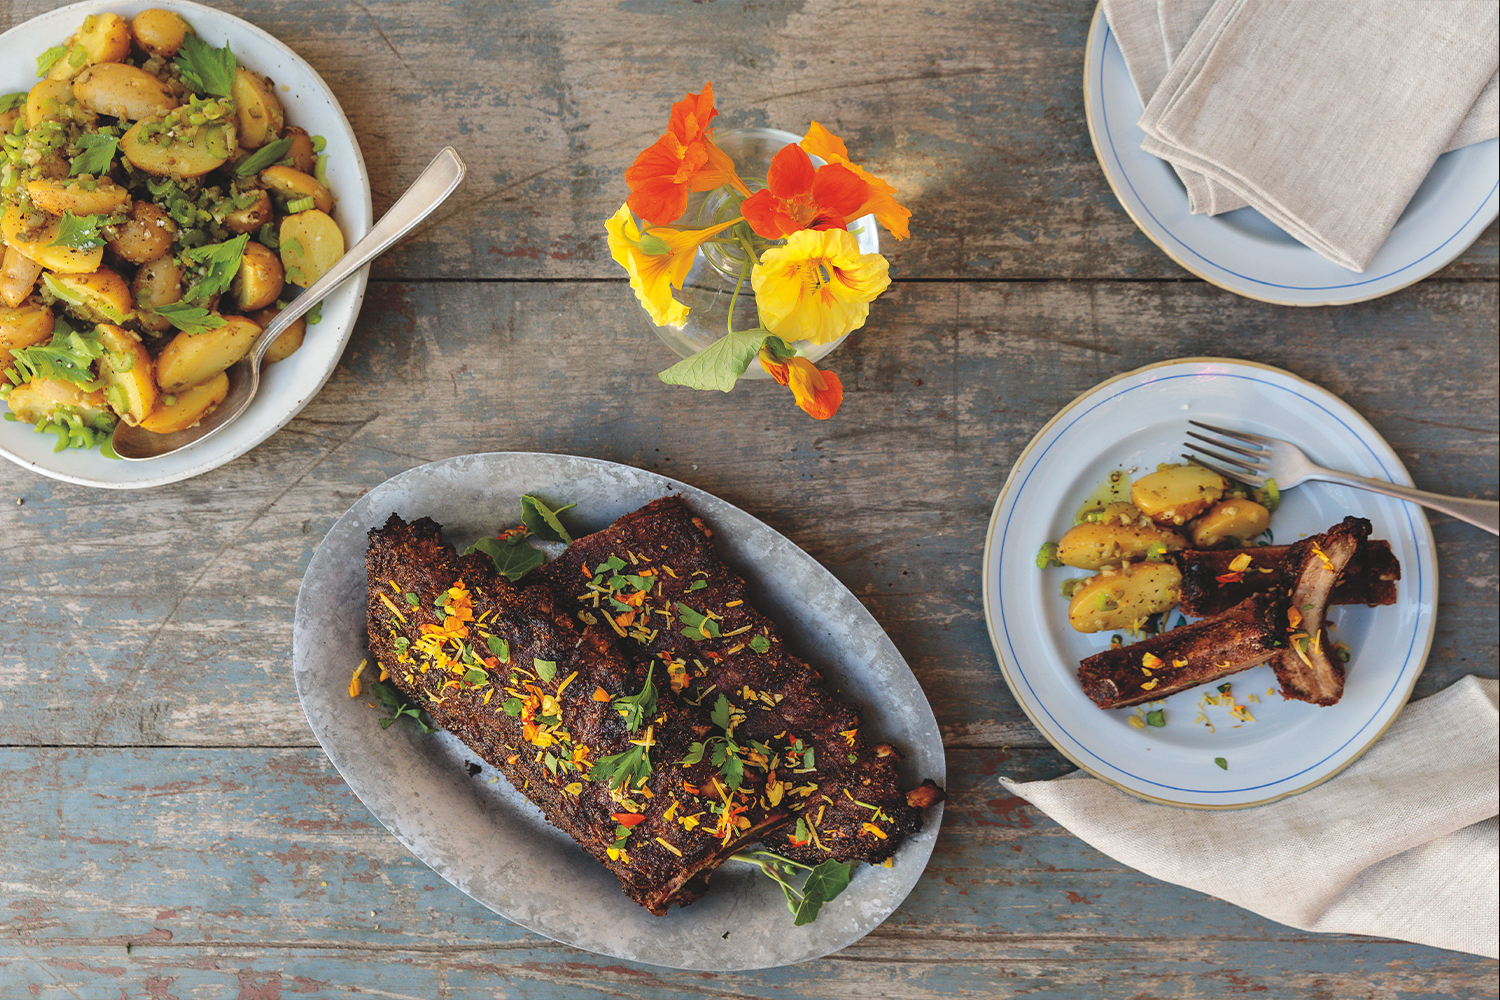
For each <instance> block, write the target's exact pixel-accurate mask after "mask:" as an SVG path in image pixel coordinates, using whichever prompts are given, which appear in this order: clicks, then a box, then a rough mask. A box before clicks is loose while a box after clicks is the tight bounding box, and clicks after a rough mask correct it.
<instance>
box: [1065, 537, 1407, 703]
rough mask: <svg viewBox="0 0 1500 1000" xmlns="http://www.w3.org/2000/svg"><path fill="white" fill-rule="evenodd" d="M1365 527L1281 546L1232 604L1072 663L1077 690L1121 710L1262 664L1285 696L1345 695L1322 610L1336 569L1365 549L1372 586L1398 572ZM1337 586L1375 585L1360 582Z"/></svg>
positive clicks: (1355, 590)
mask: <svg viewBox="0 0 1500 1000" xmlns="http://www.w3.org/2000/svg"><path fill="white" fill-rule="evenodd" d="M1369 534H1370V522H1369V521H1367V520H1365V519H1363V518H1355V517H1346V518H1344V520H1343V521H1342V522H1341V523H1340V524H1337V525H1334V526H1333V527H1332V528H1330V529H1329V530H1328V531H1326V532H1324V533H1322V534H1319V535H1313V536H1311V537H1309V538H1304V539H1302V540H1301V541H1300V542H1298V543H1296V544H1295V545H1291V546H1287V547H1286V548H1284V549H1283V550H1282V551H1281V562H1280V563H1279V564H1278V565H1277V566H1276V567H1275V568H1274V570H1273V572H1272V573H1269V574H1264V576H1265V578H1266V579H1267V580H1269V581H1270V584H1271V585H1270V586H1264V585H1261V586H1258V588H1257V591H1256V592H1252V593H1250V594H1249V596H1247V597H1245V598H1244V599H1242V600H1241V601H1239V602H1238V603H1237V604H1235V605H1233V606H1232V607H1229V608H1227V609H1225V610H1222V611H1219V612H1218V613H1216V614H1214V615H1212V616H1210V617H1206V618H1202V619H1200V620H1198V621H1195V622H1190V623H1188V624H1186V625H1182V626H1179V627H1178V628H1175V629H1172V630H1171V631H1169V632H1164V633H1162V634H1160V635H1156V636H1153V637H1151V638H1149V639H1144V640H1142V641H1140V642H1137V643H1133V644H1131V645H1128V646H1121V647H1118V648H1115V649H1108V650H1105V651H1104V652H1102V653H1096V654H1095V655H1093V656H1090V657H1087V658H1085V659H1084V660H1083V661H1081V662H1080V663H1079V666H1078V680H1079V683H1080V685H1081V686H1082V687H1083V691H1084V694H1086V695H1087V696H1088V697H1089V699H1090V700H1092V701H1093V702H1094V703H1095V704H1096V705H1098V706H1099V707H1100V708H1127V707H1129V706H1131V705H1140V704H1143V703H1145V702H1148V701H1156V700H1158V699H1161V698H1165V697H1167V696H1168V695H1171V694H1175V693H1177V692H1178V691H1182V690H1185V689H1187V688H1190V687H1194V686H1197V685H1199V684H1206V683H1209V682H1211V681H1216V680H1219V679H1221V678H1223V677H1227V676H1229V675H1230V674H1234V673H1238V672H1240V671H1242V670H1247V669H1249V668H1250V667H1253V666H1256V665H1258V664H1261V663H1270V664H1271V667H1272V670H1273V671H1275V673H1276V679H1277V681H1278V682H1279V683H1280V685H1281V694H1282V696H1283V697H1284V698H1287V699H1289V700H1297V701H1307V702H1311V703H1313V704H1315V705H1332V704H1334V703H1336V702H1337V701H1338V700H1339V698H1340V697H1341V696H1342V694H1343V686H1344V668H1343V664H1342V663H1341V662H1339V660H1338V659H1337V657H1335V656H1334V655H1332V654H1333V650H1332V649H1331V642H1330V641H1329V639H1328V635H1327V631H1326V627H1325V621H1324V616H1325V613H1326V610H1327V607H1328V604H1329V603H1330V600H1331V598H1332V596H1333V595H1334V594H1335V593H1337V592H1338V590H1339V587H1340V580H1341V574H1342V573H1344V572H1345V571H1346V569H1347V567H1348V566H1349V565H1350V563H1351V560H1353V559H1354V558H1355V556H1356V553H1359V552H1361V551H1364V552H1365V553H1367V556H1366V567H1367V568H1369V567H1374V568H1373V569H1370V572H1371V573H1372V574H1373V575H1374V576H1376V577H1380V578H1382V579H1377V580H1376V581H1375V582H1376V583H1379V584H1385V583H1389V584H1390V585H1391V587H1392V590H1393V588H1394V582H1393V581H1394V580H1396V579H1399V578H1400V572H1401V568H1400V564H1399V563H1398V562H1397V561H1396V559H1395V557H1394V556H1391V555H1389V552H1390V547H1389V545H1384V547H1383V552H1384V554H1382V546H1381V545H1380V544H1376V543H1370V542H1369V541H1368V539H1369ZM1205 555H1206V553H1205ZM1226 566H1227V564H1226ZM1230 582H1237V581H1230ZM1345 592H1346V593H1350V594H1370V593H1378V592H1383V591H1382V589H1381V588H1379V587H1376V588H1371V587H1366V586H1364V585H1359V586H1357V587H1349V588H1346V589H1345ZM1391 597H1392V600H1394V592H1392V594H1391ZM1351 603H1353V602H1351ZM1359 603H1364V602H1359Z"/></svg>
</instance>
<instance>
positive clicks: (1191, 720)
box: [984, 358, 1437, 809]
mask: <svg viewBox="0 0 1500 1000" xmlns="http://www.w3.org/2000/svg"><path fill="white" fill-rule="evenodd" d="M1190 419H1192V420H1201V421H1203V422H1205V423H1211V424H1217V425H1219V426H1222V427H1231V428H1236V429H1240V430H1246V431H1251V432H1253V433H1258V434H1265V435H1269V436H1272V437H1279V438H1283V439H1285V440H1289V441H1292V442H1294V443H1296V444H1298V445H1300V446H1301V447H1302V448H1303V449H1304V450H1305V451H1307V453H1308V454H1309V456H1311V457H1312V459H1313V461H1315V462H1318V463H1320V464H1323V465H1327V466H1331V467H1333V468H1339V469H1347V470H1349V471H1351V472H1355V473H1357V474H1359V475H1363V476H1368V477H1370V478H1372V479H1383V480H1385V481H1387V482H1394V483H1401V484H1403V485H1406V486H1410V485H1411V477H1410V476H1409V475H1407V472H1406V469H1405V468H1404V467H1403V466H1402V464H1401V460H1400V459H1399V458H1397V457H1396V454H1395V452H1394V451H1392V450H1391V447H1390V445H1389V444H1387V443H1386V441H1385V440H1384V439H1383V438H1382V437H1381V436H1380V434H1379V433H1378V432H1377V431H1376V430H1375V429H1374V428H1373V427H1371V426H1370V424H1369V423H1367V422H1366V421H1365V420H1364V418H1362V417H1361V416H1360V415H1359V414H1358V413H1357V412H1355V411H1354V410H1353V409H1352V408H1351V407H1350V406H1349V405H1348V404H1346V403H1344V402H1343V401H1342V400H1340V399H1339V398H1338V397H1337V396H1334V395H1333V394H1332V393H1330V392H1328V391H1327V390H1325V389H1322V388H1320V387H1319V386H1316V385H1314V384H1312V383H1311V382H1307V381H1305V380H1303V379H1300V378H1298V377H1297V376H1295V375H1292V374H1290V373H1289V372H1285V371H1282V370H1280V369H1277V368H1271V367H1268V366H1265V365H1258V364H1253V363H1250V362H1245V361H1234V360H1229V359H1223V358H1186V359H1181V360H1176V361H1167V362H1163V363H1161V364H1156V365H1151V366H1149V367H1146V368H1140V369H1137V370H1135V371H1132V372H1126V373H1125V374H1123V375H1119V376H1117V377H1115V378H1113V379H1110V380H1109V381H1107V382H1104V383H1101V384H1100V385H1098V386H1095V387H1094V388H1093V389H1090V390H1089V391H1088V392H1086V393H1084V394H1083V395H1082V396H1080V397H1078V398H1077V399H1075V400H1074V401H1073V402H1072V403H1070V404H1068V406H1066V407H1064V408H1063V410H1062V412H1060V413H1059V414H1058V415H1057V416H1055V417H1053V418H1052V420H1051V421H1050V422H1049V423H1048V424H1047V425H1046V426H1045V427H1043V428H1042V429H1041V431H1039V432H1038V433H1037V435H1036V437H1034V438H1033V439H1032V441H1031V443H1030V444H1029V445H1028V446H1027V447H1026V450H1025V451H1023V452H1022V453H1021V456H1020V458H1019V459H1017V461H1016V464H1015V467H1014V468H1013V469H1012V470H1011V474H1010V476H1009V478H1008V479H1007V480H1006V483H1005V486H1004V488H1003V489H1002V490H1001V491H1000V495H999V498H998V499H997V500H996V502H995V509H994V513H993V515H992V516H991V519H990V526H989V532H988V535H987V537H986V539H985V552H984V611H985V620H986V622H987V623H988V625H989V631H990V638H991V640H992V641H993V643H994V646H995V653H996V656H997V657H998V660H999V664H1000V670H1001V673H1002V674H1003V675H1004V677H1005V680H1006V683H1007V684H1008V685H1009V686H1010V689H1011V692H1012V693H1013V694H1014V695H1015V698H1016V701H1017V702H1018V703H1019V704H1020V706H1021V708H1022V709H1023V710H1024V711H1025V712H1026V714H1027V716H1028V717H1029V718H1030V719H1031V721H1032V722H1033V723H1034V724H1035V725H1036V727H1037V729H1038V730H1040V731H1041V733H1042V734H1043V735H1044V736H1046V737H1047V739H1048V740H1049V741H1050V742H1051V743H1052V745H1053V746H1055V747H1056V748H1057V749H1058V750H1059V751H1060V752H1061V753H1063V754H1064V755H1065V756H1066V757H1067V758H1068V759H1069V760H1071V761H1072V762H1073V763H1075V764H1077V765H1078V766H1079V767H1081V768H1083V769H1084V770H1086V771H1088V772H1089V773H1090V774H1092V775H1094V776H1095V777H1097V778H1100V779H1102V780H1104V781H1107V782H1109V783H1110V784H1113V785H1115V786H1117V787H1119V788H1121V789H1123V790H1125V791H1127V792H1130V793H1131V794H1133V795H1137V796H1139V797H1141V798H1143V799H1149V800H1151V801H1153V802H1160V803H1164V804H1167V805H1175V806H1187V807H1193V808H1202V809H1231V808H1242V807H1245V806H1253V805H1260V804H1263V803H1266V802H1273V801H1275V800H1277V799H1280V798H1285V797H1286V796H1288V795H1294V794H1296V793H1298V792H1301V791H1305V790H1307V789H1309V788H1312V787H1314V786H1315V785H1318V784H1320V783H1322V782H1324V781H1326V780H1328V779H1329V778H1331V777H1333V776H1334V775H1336V774H1337V773H1338V772H1339V771H1341V770H1343V769H1344V768H1345V767H1347V766H1349V765H1350V764H1351V763H1353V762H1354V761H1355V760H1356V759H1357V758H1358V757H1359V756H1360V755H1361V754H1362V753H1364V752H1365V750H1367V749H1368V748H1369V747H1370V746H1371V745H1372V744H1373V743H1374V742H1375V740H1377V739H1378V738H1379V737H1380V734H1381V733H1383V732H1384V731H1385V729H1386V727H1387V726H1389V725H1390V724H1391V722H1392V721H1394V720H1395V718H1396V715H1397V714H1398V713H1399V712H1400V711H1401V708H1402V706H1403V705H1405V704H1406V700H1407V698H1408V697H1410V695H1411V690H1412V686H1413V685H1414V684H1415V683H1416V680H1417V677H1418V676H1419V675H1420V674H1421V672H1422V667H1423V666H1424V664H1425V663H1426V660H1427V652H1428V649H1429V648H1430V646H1431V644H1432V636H1433V628H1434V622H1435V612H1436V608H1437V566H1436V564H1435V563H1434V562H1433V554H1434V552H1435V547H1434V545H1433V540H1432V531H1431V529H1430V528H1429V527H1428V524H1427V518H1426V515H1425V514H1423V512H1422V509H1421V508H1420V507H1418V506H1416V505H1415V504H1408V503H1405V502H1403V501H1400V500H1396V499H1393V498H1390V497H1383V496H1379V495H1377V494H1374V493H1367V492H1363V491H1360V490H1355V489H1350V488H1348V487H1344V486H1335V485H1332V484H1329V483H1304V484H1303V485H1301V486H1298V487H1296V488H1295V489H1291V490H1287V491H1285V492H1284V493H1283V494H1282V500H1281V506H1280V508H1279V509H1278V510H1277V511H1276V513H1275V515H1274V516H1273V517H1272V519H1271V531H1272V533H1273V540H1274V541H1275V542H1277V543H1279V544H1286V543H1290V542H1293V541H1296V540H1297V539H1299V538H1303V537H1305V536H1307V535H1311V534H1316V533H1318V532H1321V531H1325V530H1327V529H1328V528H1329V527H1330V526H1332V525H1335V524H1337V523H1339V522H1340V521H1342V520H1343V519H1344V518H1345V517H1346V516H1349V515H1353V516H1357V517H1365V518H1368V519H1369V520H1370V522H1371V525H1372V528H1373V531H1372V537H1375V538H1384V539H1386V540H1388V541H1389V542H1390V544H1391V550H1392V552H1393V553H1394V554H1395V556H1396V558H1397V559H1398V560H1400V563H1401V581H1400V583H1399V584H1398V596H1397V600H1396V603H1395V604H1393V605H1388V606H1384V607H1376V608H1369V607H1365V606H1363V605H1359V606H1352V607H1335V608H1331V609H1330V611H1329V620H1330V623H1331V625H1332V626H1333V629H1334V635H1335V637H1336V638H1337V639H1340V640H1342V641H1343V642H1345V643H1347V644H1348V646H1349V648H1350V650H1351V657H1350V660H1349V662H1348V665H1347V672H1348V675H1347V680H1346V684H1345V691H1344V696H1343V698H1342V699H1341V700H1340V701H1339V703H1338V704H1336V705H1332V706H1329V707H1326V708H1322V707H1318V706H1315V705H1310V704H1308V703H1306V702H1297V701H1286V700H1283V699H1282V698H1281V696H1280V694H1279V692H1278V689H1277V684H1276V679H1275V675H1274V674H1273V673H1272V672H1271V668H1270V667H1269V666H1264V665H1263V666H1259V667H1253V668H1251V669H1250V670H1247V671H1243V672H1241V673H1238V674H1234V675H1233V676H1231V677H1229V678H1226V680H1228V681H1229V682H1230V684H1231V685H1232V692H1233V694H1234V698H1235V703H1236V704H1240V705H1243V706H1244V707H1245V708H1246V709H1248V715H1249V717H1250V718H1249V720H1246V719H1241V718H1236V717H1235V716H1234V715H1233V714H1232V713H1231V710H1230V708H1229V707H1228V706H1220V705H1209V704H1205V703H1204V697H1205V695H1217V693H1218V692H1217V691H1216V690H1215V688H1214V687H1213V686H1211V685H1210V686H1204V687H1199V688H1195V689H1189V690H1187V691H1183V692H1179V693H1178V694H1175V695H1172V696H1171V697H1169V698H1166V699H1163V700H1162V701H1161V702H1155V703H1151V704H1150V705H1149V706H1147V707H1145V708H1130V709H1115V710H1111V711H1105V710H1103V709H1101V708H1099V707H1098V706H1096V705H1095V704H1094V703H1093V702H1092V701H1090V700H1089V699H1088V698H1087V697H1086V696H1085V695H1084V693H1083V689H1082V688H1081V686H1080V685H1079V682H1078V674H1077V670H1078V663H1079V661H1080V660H1082V659H1083V658H1084V657H1087V656H1091V655H1093V654H1094V653H1098V652H1101V651H1102V650H1104V649H1107V648H1108V647H1109V642H1110V638H1111V635H1110V634H1109V633H1096V634H1083V633H1079V632H1075V631H1074V630H1073V629H1072V627H1071V626H1070V625H1069V624H1068V616H1067V605H1068V602H1067V599H1066V598H1064V597H1063V596H1062V584H1063V582H1064V581H1066V580H1068V579H1072V578H1080V577H1084V576H1086V575H1088V574H1087V571H1084V570H1076V569H1072V568H1070V567H1062V568H1048V569H1042V568H1038V566H1037V552H1038V549H1040V548H1041V546H1042V545H1043V544H1044V543H1045V542H1047V541H1056V540H1057V539H1058V538H1059V537H1061V535H1062V533H1063V532H1064V531H1066V530H1067V529H1068V528H1069V527H1070V526H1072V524H1073V521H1074V516H1075V514H1076V513H1077V511H1078V509H1079V508H1080V507H1081V506H1082V505H1083V503H1084V501H1085V499H1087V498H1088V497H1089V496H1090V495H1091V494H1094V493H1097V491H1098V488H1099V486H1100V484H1102V483H1104V482H1105V481H1106V480H1107V479H1108V477H1109V476H1110V474H1111V473H1115V472H1125V473H1127V474H1128V475H1130V476H1131V478H1134V477H1136V476H1138V475H1140V474H1142V473H1145V472H1149V471H1151V470H1153V469H1155V468H1156V466H1157V465H1158V464H1160V463H1163V462H1173V461H1181V460H1182V459H1181V453H1182V451H1183V447H1182V443H1183V442H1184V441H1185V440H1186V437H1185V434H1186V431H1187V430H1188V429H1189V428H1188V424H1187V422H1188V420H1190ZM1173 614H1174V615H1177V614H1178V613H1176V612H1173ZM1174 623H1175V622H1174ZM1151 711H1159V712H1160V713H1161V714H1160V715H1159V716H1157V717H1156V718H1155V720H1154V721H1157V722H1161V723H1162V724H1161V725H1159V726H1157V725H1147V724H1144V723H1145V720H1146V718H1147V717H1148V715H1149V712H1151ZM1133 719H1134V720H1135V721H1134V722H1132V720H1133Z"/></svg>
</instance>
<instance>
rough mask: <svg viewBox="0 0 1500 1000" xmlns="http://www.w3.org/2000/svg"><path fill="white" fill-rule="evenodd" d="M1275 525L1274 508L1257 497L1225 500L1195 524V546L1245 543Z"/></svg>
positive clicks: (1193, 525)
mask: <svg viewBox="0 0 1500 1000" xmlns="http://www.w3.org/2000/svg"><path fill="white" fill-rule="evenodd" d="M1270 526H1271V512H1270V511H1269V510H1267V509H1266V508H1265V507H1264V506H1262V505H1261V504H1258V503H1256V502H1255V501H1254V500H1221V501H1219V502H1218V503H1216V504H1214V505H1213V506H1212V507H1210V508H1209V509H1208V510H1207V511H1205V512H1204V513H1203V514H1202V516H1200V517H1199V518H1198V519H1197V520H1196V521H1194V522H1193V524H1192V531H1193V546H1194V548H1199V549H1214V548H1218V547H1219V546H1220V545H1229V546H1231V547H1233V546H1244V545H1249V544H1250V543H1251V542H1252V541H1253V540H1254V539H1256V538H1259V537H1260V535H1261V534H1262V533H1263V532H1264V531H1265V530H1266V529H1267V528H1269V527H1270Z"/></svg>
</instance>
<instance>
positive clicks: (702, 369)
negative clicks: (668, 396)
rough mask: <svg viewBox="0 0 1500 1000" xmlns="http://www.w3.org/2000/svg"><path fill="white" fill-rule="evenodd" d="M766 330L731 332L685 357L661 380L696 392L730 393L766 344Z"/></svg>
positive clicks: (665, 373)
mask: <svg viewBox="0 0 1500 1000" xmlns="http://www.w3.org/2000/svg"><path fill="white" fill-rule="evenodd" d="M765 340H766V331H764V330H759V329H757V330H750V331H740V332H737V333H729V334H725V335H724V336H722V337H720V338H719V339H718V340H716V341H714V342H713V343H712V344H709V345H708V346H707V347H705V348H704V349H703V350H701V351H699V352H698V353H697V354H694V355H693V356H692V357H690V358H684V359H683V360H681V361H679V362H677V363H676V364H675V365H673V366H672V367H671V368H668V369H667V370H666V371H664V372H662V373H661V375H659V376H658V377H659V378H660V379H661V380H662V381H663V382H665V383H667V384H668V385H685V386H688V387H689V388H692V389H718V390H719V391H720V392H728V391H729V390H731V389H733V388H734V383H735V381H736V380H738V379H739V377H740V376H741V375H743V374H745V369H746V368H749V367H750V362H752V361H754V360H755V355H756V354H757V353H758V352H759V351H760V347H761V344H763V343H765Z"/></svg>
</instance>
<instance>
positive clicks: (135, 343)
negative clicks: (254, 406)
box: [0, 10, 344, 455]
mask: <svg viewBox="0 0 1500 1000" xmlns="http://www.w3.org/2000/svg"><path fill="white" fill-rule="evenodd" d="M37 75H38V77H39V81H38V82H37V84H36V85H35V86H34V87H32V88H31V90H30V91H28V92H21V93H13V94H6V95H3V96H0V142H3V156H0V202H3V216H0V234H3V235H0V238H3V248H4V261H3V266H0V399H3V400H4V402H5V404H6V408H7V409H8V412H7V413H5V417H6V419H9V420H18V421H22V422H25V423H28V424H32V425H34V426H35V427H36V428H37V430H38V431H39V432H43V433H52V434H55V435H56V436H57V438H58V442H57V448H58V450H62V449H64V448H69V447H73V448H99V449H100V450H101V451H102V452H103V453H104V454H105V455H112V449H111V447H110V439H111V436H112V434H113V432H114V429H115V427H116V426H117V425H118V423H119V422H120V421H124V422H125V423H127V424H130V425H132V426H140V427H142V428H145V429H146V430H150V431H155V432H158V433H170V432H172V431H177V430H183V429H186V428H188V427H191V426H193V425H194V424H196V423H197V422H198V421H200V420H201V419H202V418H203V417H204V416H205V415H206V414H207V413H209V412H210V411H211V410H212V409H213V408H214V407H215V406H217V405H218V403H219V402H220V401H222V400H223V399H224V397H225V394H226V393H227V391H228V384H229V380H228V377H227V376H226V374H225V371H226V369H228V368H229V367H230V366H231V365H233V364H234V363H235V362H236V361H238V360H240V358H242V357H243V356H244V355H245V352H246V351H247V350H248V349H249V347H250V344H251V342H252V341H253V340H254V339H255V337H256V335H257V334H259V332H260V331H261V329H262V328H263V327H264V326H265V325H266V324H267V323H269V322H270V321H271V319H272V318H273V317H274V316H275V315H276V313H277V312H278V311H279V309H280V308H281V307H282V306H283V305H284V304H285V302H286V301H287V300H288V299H289V298H291V296H292V295H294V294H296V291H297V288H306V287H307V286H308V285H311V284H312V283H313V282H315V281H316V280H317V279H318V278H319V277H321V276H322V275H323V274H324V273H325V272H326V271H327V270H328V269H329V268H330V267H331V266H332V265H333V263H334V262H335V261H336V260H338V258H339V257H341V256H342V255H343V253H344V237H343V233H342V232H341V231H340V230H339V227H338V224H337V223H336V222H335V221H334V219H333V217H332V214H331V213H332V211H333V195H332V193H331V192H330V191H329V189H328V186H327V184H326V183H325V180H324V172H323V157H322V155H321V148H322V140H321V139H320V138H317V137H314V136H310V135H308V134H307V133H306V132H304V131H302V130H300V129H298V128H296V127H294V126H290V125H288V124H287V121H286V115H285V112H284V110H283V108H282V105H281V103H280V101H279V100H278V99H277V96H276V88H275V86H274V84H273V83H272V82H271V81H270V80H268V79H266V78H265V77H263V76H260V75H259V74H257V73H256V72H255V71H254V70H253V69H252V68H251V67H248V66H244V65H242V64H241V63H240V62H239V60H238V59H237V58H236V56H235V54H234V53H233V52H232V51H230V48H229V46H228V45H227V44H226V45H224V46H223V47H222V48H215V47H214V46H213V45H212V44H211V43H210V42H208V41H205V40H203V39H201V38H199V37H198V36H197V35H196V34H195V33H194V32H193V29H192V26H191V25H189V24H188V23H187V22H186V21H185V20H183V18H182V17H180V16H179V15H178V14H176V13H174V12H172V11H168V10H146V11H142V12H141V13H139V14H137V15H135V16H134V17H133V18H131V19H129V20H126V19H125V18H123V17H119V16H116V15H114V14H98V15H92V16H89V17H87V18H85V19H84V21H83V23H82V24H81V25H80V26H79V28H78V30H77V32H76V34H74V35H73V36H72V37H70V38H68V39H66V40H63V41H61V43H60V44H59V45H57V46H55V47H54V48H52V49H49V50H48V51H47V52H45V53H40V54H39V56H38V59H37ZM287 286H296V287H293V288H288V287H287ZM310 315H311V316H314V317H315V315H316V310H314V312H313V313H312V314H310ZM314 321H315V319H314ZM305 329H306V328H305V325H304V321H303V320H298V322H297V323H296V324H294V325H293V326H292V327H290V328H289V329H288V330H287V331H286V332H285V333H283V334H282V335H281V336H280V338H278V340H277V341H276V342H275V343H274V344H272V345H271V347H270V349H269V350H268V352H267V354H266V361H267V362H274V361H279V360H282V359H285V358H287V357H288V356H289V355H291V354H292V353H293V352H294V351H296V350H297V348H298V347H299V346H300V345H301V343H302V338H303V335H304V333H305Z"/></svg>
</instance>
